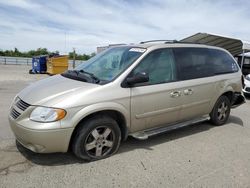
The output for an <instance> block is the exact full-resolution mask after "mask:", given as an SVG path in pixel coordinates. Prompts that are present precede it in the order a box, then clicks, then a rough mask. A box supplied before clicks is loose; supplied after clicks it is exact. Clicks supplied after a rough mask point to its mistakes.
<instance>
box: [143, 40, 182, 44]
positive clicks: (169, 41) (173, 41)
mask: <svg viewBox="0 0 250 188" xmlns="http://www.w3.org/2000/svg"><path fill="white" fill-rule="evenodd" d="M150 42H164V43H175V42H178V41H177V40H148V41H142V42H140V44H145V43H150Z"/></svg>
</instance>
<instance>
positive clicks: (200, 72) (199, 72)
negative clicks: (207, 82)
mask: <svg viewBox="0 0 250 188" xmlns="http://www.w3.org/2000/svg"><path fill="white" fill-rule="evenodd" d="M174 55H175V60H176V64H177V69H178V79H179V80H189V79H195V78H202V77H207V76H212V75H213V67H212V66H211V65H209V51H208V50H207V49H206V48H175V49H174Z"/></svg>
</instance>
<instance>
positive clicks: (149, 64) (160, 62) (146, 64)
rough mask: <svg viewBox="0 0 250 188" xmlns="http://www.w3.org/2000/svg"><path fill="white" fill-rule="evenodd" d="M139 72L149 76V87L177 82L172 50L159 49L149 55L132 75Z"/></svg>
mask: <svg viewBox="0 0 250 188" xmlns="http://www.w3.org/2000/svg"><path fill="white" fill-rule="evenodd" d="M138 72H145V73H147V74H148V76H149V82H148V83H147V85H152V84H159V83H166V82H171V81H175V80H176V71H175V62H174V58H173V53H172V49H159V50H155V51H153V52H151V53H150V54H148V55H147V56H146V57H145V58H144V59H143V60H142V61H141V62H140V64H139V65H138V66H137V67H136V68H135V69H134V70H133V72H132V75H135V74H136V73H138ZM143 85H145V84H143Z"/></svg>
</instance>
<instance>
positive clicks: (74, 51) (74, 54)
mask: <svg viewBox="0 0 250 188" xmlns="http://www.w3.org/2000/svg"><path fill="white" fill-rule="evenodd" d="M75 65H76V50H75V48H73V69H74V68H75Z"/></svg>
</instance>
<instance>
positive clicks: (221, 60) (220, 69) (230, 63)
mask: <svg viewBox="0 0 250 188" xmlns="http://www.w3.org/2000/svg"><path fill="white" fill-rule="evenodd" d="M209 51H210V54H211V58H210V63H211V65H212V66H213V67H214V74H215V75H216V74H225V73H233V72H237V71H238V70H239V69H238V66H237V64H236V62H235V61H234V59H233V58H232V57H231V56H230V55H229V54H228V53H226V52H224V51H221V50H216V49H209Z"/></svg>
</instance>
